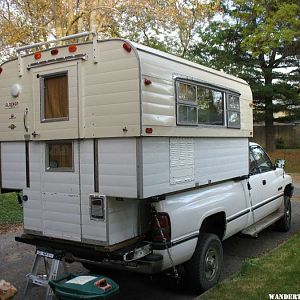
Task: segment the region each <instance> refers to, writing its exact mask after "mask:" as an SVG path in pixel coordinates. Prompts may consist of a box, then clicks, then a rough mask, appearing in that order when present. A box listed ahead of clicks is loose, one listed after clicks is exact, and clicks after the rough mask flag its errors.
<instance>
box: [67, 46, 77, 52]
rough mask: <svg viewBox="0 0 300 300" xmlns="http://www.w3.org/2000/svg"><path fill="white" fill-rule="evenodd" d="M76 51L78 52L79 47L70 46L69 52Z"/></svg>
mask: <svg viewBox="0 0 300 300" xmlns="http://www.w3.org/2000/svg"><path fill="white" fill-rule="evenodd" d="M76 51H77V46H76V45H71V46H69V52H71V53H74V52H76Z"/></svg>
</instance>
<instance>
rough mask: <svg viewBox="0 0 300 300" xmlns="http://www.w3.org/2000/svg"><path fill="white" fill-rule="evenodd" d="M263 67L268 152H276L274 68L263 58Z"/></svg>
mask: <svg viewBox="0 0 300 300" xmlns="http://www.w3.org/2000/svg"><path fill="white" fill-rule="evenodd" d="M261 66H262V70H263V74H264V78H265V87H266V91H267V92H266V94H265V105H266V106H265V129H266V130H265V135H266V150H267V151H274V150H275V132H274V117H273V86H272V80H273V74H272V72H273V68H272V66H270V65H268V66H267V65H266V62H265V61H264V59H263V56H261Z"/></svg>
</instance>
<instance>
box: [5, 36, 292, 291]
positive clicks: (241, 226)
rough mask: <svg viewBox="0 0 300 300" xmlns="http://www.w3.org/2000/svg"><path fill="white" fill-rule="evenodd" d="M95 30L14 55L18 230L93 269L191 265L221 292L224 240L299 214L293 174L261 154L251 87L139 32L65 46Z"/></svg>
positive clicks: (12, 132)
mask: <svg viewBox="0 0 300 300" xmlns="http://www.w3.org/2000/svg"><path fill="white" fill-rule="evenodd" d="M85 35H88V33H82V34H77V35H72V36H69V37H66V38H62V39H60V40H56V41H51V42H47V43H39V44H34V45H29V46H23V47H20V48H18V49H17V53H18V59H16V60H12V61H8V62H6V63H4V64H2V65H1V68H0V105H1V107H0V141H1V142H0V147H1V150H0V154H1V160H0V161H1V164H0V166H1V182H0V183H1V189H2V191H3V192H5V191H18V192H20V193H21V197H22V201H23V208H24V234H23V235H22V236H21V237H18V238H17V239H18V240H19V241H23V242H27V243H31V244H34V245H42V246H45V247H51V248H55V249H64V250H65V251H67V252H68V253H69V254H70V255H71V256H72V257H73V258H74V259H77V260H80V261H82V262H83V263H85V265H86V266H87V265H88V266H89V265H90V264H91V263H92V262H97V264H99V265H104V266H110V267H118V268H128V269H130V270H134V271H137V272H144V273H156V272H160V271H163V270H165V269H168V268H171V267H173V269H174V270H175V272H176V269H175V266H177V265H179V264H185V267H186V270H187V271H186V272H187V276H189V277H190V282H191V283H192V284H193V285H194V287H196V288H200V289H202V290H205V289H208V288H209V287H211V286H212V285H213V284H215V283H216V282H217V280H218V278H219V276H220V272H221V266H222V245H221V241H222V240H223V239H225V238H228V237H229V236H231V235H233V234H235V233H237V232H240V231H244V232H245V233H249V234H252V235H254V234H257V232H258V231H259V228H264V227H265V226H266V225H270V224H271V223H272V222H275V221H277V223H278V224H279V225H280V224H281V228H283V227H284V228H285V229H287V227H289V224H290V202H289V199H290V197H291V195H292V183H291V179H290V177H289V176H288V175H284V171H283V169H282V168H276V167H274V165H273V164H272V162H271V161H270V160H269V158H268V157H267V155H266V154H265V152H264V151H263V149H262V148H260V147H259V146H258V145H256V144H252V145H251V147H250V148H251V152H250V154H249V138H250V137H252V132H253V131H252V94H251V90H250V87H249V85H248V84H247V83H246V82H245V81H243V80H242V79H239V78H237V77H233V76H230V75H227V74H225V73H223V72H220V71H216V70H213V69H210V68H207V67H204V66H201V65H198V64H195V63H192V62H189V61H187V60H184V59H181V58H178V57H176V56H173V55H169V54H166V53H163V52H160V51H158V50H154V49H151V48H148V47H145V46H142V45H139V44H136V43H132V42H130V41H127V40H122V39H111V40H105V41H98V40H97V38H96V35H95V34H93V41H92V42H83V43H76V44H70V43H69V44H64V45H61V43H62V42H66V41H68V40H72V41H73V40H74V39H75V38H82V37H83V36H85ZM58 42H60V43H58ZM56 44H57V45H56ZM59 44H60V45H59ZM44 45H48V46H51V47H48V48H47V49H44V50H41V51H39V47H43V46H44ZM249 161H250V171H249ZM249 174H250V175H249ZM266 218H268V222H269V223H268V222H267V219H266ZM270 220H271V222H270ZM259 222H260V223H259ZM253 224H254V225H255V226H254V225H253ZM260 225H262V226H260ZM253 226H254V227H253Z"/></svg>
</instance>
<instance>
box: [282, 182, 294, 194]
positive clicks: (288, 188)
mask: <svg viewBox="0 0 300 300" xmlns="http://www.w3.org/2000/svg"><path fill="white" fill-rule="evenodd" d="M293 190H294V187H293V186H292V185H291V184H288V185H287V186H286V187H285V189H284V195H285V196H290V197H291V196H292V195H293Z"/></svg>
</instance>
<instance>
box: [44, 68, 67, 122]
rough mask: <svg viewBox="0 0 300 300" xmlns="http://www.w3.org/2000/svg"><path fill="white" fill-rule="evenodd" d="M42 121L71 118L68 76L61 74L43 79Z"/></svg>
mask: <svg viewBox="0 0 300 300" xmlns="http://www.w3.org/2000/svg"><path fill="white" fill-rule="evenodd" d="M41 96H42V99H41V102H42V103H41V104H42V105H41V107H42V121H60V120H68V118H69V100H68V75H67V73H60V74H55V75H50V76H44V77H43V78H42V92H41Z"/></svg>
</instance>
